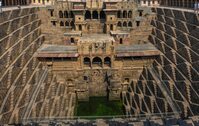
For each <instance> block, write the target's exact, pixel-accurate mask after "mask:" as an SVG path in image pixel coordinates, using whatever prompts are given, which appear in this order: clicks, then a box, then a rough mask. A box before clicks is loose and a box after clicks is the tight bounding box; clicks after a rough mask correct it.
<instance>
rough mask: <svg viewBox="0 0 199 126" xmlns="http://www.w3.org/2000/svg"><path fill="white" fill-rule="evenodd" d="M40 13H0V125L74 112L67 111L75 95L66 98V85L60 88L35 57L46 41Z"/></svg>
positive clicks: (34, 9) (30, 11)
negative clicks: (42, 30) (42, 32)
mask: <svg viewBox="0 0 199 126" xmlns="http://www.w3.org/2000/svg"><path fill="white" fill-rule="evenodd" d="M38 11H39V8H26V9H16V10H10V11H4V12H3V13H1V14H0V124H1V123H2V124H8V123H14V122H15V123H19V122H21V121H22V120H23V119H27V118H30V117H44V116H47V117H49V116H62V115H63V116H65V115H66V116H67V115H70V114H68V113H73V111H72V110H73V109H72V110H68V108H70V107H68V106H72V105H73V104H69V100H71V101H72V102H73V103H74V101H73V97H72V96H73V95H67V94H68V92H67V88H65V87H66V86H65V85H64V84H60V85H58V82H57V81H56V77H54V76H53V75H52V74H51V73H50V71H49V69H47V68H46V67H45V66H43V65H42V63H41V62H39V61H38V60H37V58H36V57H35V56H34V54H35V52H36V50H37V49H38V48H39V47H40V46H41V45H42V43H43V42H44V36H43V35H42V34H41V28H40V25H41V21H40V19H39V18H38V14H37V13H38ZM57 85H58V86H57ZM58 96H59V97H58ZM69 98H70V99H69ZM64 99H66V100H64ZM57 101H59V102H57ZM72 102H71V103H72ZM61 108H62V109H61ZM73 108H74V107H73ZM58 109H59V111H58ZM64 110H65V111H64Z"/></svg>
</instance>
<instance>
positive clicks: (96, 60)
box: [92, 57, 102, 67]
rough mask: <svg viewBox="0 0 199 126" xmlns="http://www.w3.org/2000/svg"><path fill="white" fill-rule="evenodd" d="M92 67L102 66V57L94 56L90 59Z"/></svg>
mask: <svg viewBox="0 0 199 126" xmlns="http://www.w3.org/2000/svg"><path fill="white" fill-rule="evenodd" d="M92 65H93V67H102V59H100V58H99V57H95V58H94V59H93V61H92Z"/></svg>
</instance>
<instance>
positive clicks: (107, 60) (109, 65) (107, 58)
mask: <svg viewBox="0 0 199 126" xmlns="http://www.w3.org/2000/svg"><path fill="white" fill-rule="evenodd" d="M104 65H105V66H108V67H111V58H110V57H106V58H104Z"/></svg>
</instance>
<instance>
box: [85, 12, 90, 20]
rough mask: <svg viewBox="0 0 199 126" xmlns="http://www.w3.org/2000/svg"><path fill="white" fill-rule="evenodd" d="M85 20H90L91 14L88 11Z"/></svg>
mask: <svg viewBox="0 0 199 126" xmlns="http://www.w3.org/2000/svg"><path fill="white" fill-rule="evenodd" d="M85 19H91V12H90V11H86V13H85Z"/></svg>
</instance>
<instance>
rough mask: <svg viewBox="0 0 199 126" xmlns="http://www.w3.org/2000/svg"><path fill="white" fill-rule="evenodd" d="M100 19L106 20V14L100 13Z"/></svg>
mask: <svg viewBox="0 0 199 126" xmlns="http://www.w3.org/2000/svg"><path fill="white" fill-rule="evenodd" d="M100 19H106V14H105V12H104V11H101V12H100Z"/></svg>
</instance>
